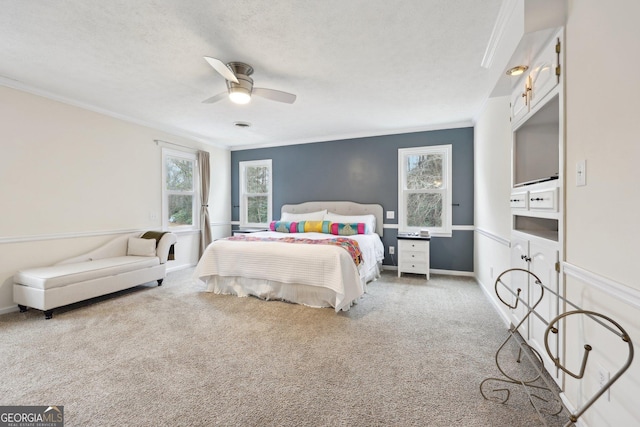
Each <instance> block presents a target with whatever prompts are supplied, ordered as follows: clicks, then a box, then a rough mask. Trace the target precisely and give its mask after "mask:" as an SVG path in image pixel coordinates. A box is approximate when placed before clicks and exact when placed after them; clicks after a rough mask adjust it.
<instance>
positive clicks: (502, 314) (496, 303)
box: [476, 277, 511, 328]
mask: <svg viewBox="0 0 640 427" xmlns="http://www.w3.org/2000/svg"><path fill="white" fill-rule="evenodd" d="M476 282H477V283H478V286H480V289H482V292H483V293H484V295H485V296H486V297H487V299H488V300H489V302H491V305H492V306H493V308H494V309H495V310H496V312H497V313H498V315H499V316H500V318H501V319H502V321H503V322H504V324H505V326H506V327H507V328H509V327H510V326H511V319H509V316H508V315H507V314H506V313H505V312H504V311H502V310H501V307H503V305H502V303H501V302H499V301H498V298H497V297H496V295H495V294H494V293H493V292H491V291H489V289H488V288H487V287H486V286H484V285H483V284H482V282H480V281H479V280H478V278H477V277H476Z"/></svg>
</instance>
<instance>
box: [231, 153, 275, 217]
mask: <svg viewBox="0 0 640 427" xmlns="http://www.w3.org/2000/svg"><path fill="white" fill-rule="evenodd" d="M238 166H239V168H238V173H239V174H240V176H239V180H238V181H239V184H240V185H239V191H240V194H239V201H240V227H268V226H269V223H270V222H271V221H272V218H273V214H272V212H273V208H272V200H273V169H272V167H271V159H264V160H251V161H246V162H239V164H238ZM251 168H266V169H267V173H266V176H264V178H266V183H263V187H264V188H263V189H264V190H265V191H260V192H256V191H251V192H250V191H248V190H247V183H248V176H247V171H248V170H250V169H251ZM259 186H260V185H257V186H254V188H256V187H259ZM252 198H253V199H260V198H266V199H267V203H266V215H265V216H264V221H255V220H253V218H250V216H252V215H250V214H249V208H250V206H251V204H250V203H249V200H250V199H252ZM260 216H262V215H260Z"/></svg>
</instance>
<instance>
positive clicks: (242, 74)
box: [202, 56, 296, 104]
mask: <svg viewBox="0 0 640 427" xmlns="http://www.w3.org/2000/svg"><path fill="white" fill-rule="evenodd" d="M204 59H205V60H206V61H207V62H208V63H209V65H211V66H212V67H213V69H214V70H216V71H217V72H218V73H219V74H220V75H221V76H222V77H224V78H225V80H226V83H227V92H222V93H219V94H217V95H214V96H212V97H211V98H207V99H205V100H204V101H202V102H204V103H207V104H211V103H214V102H217V101H220V100H222V99H224V98H225V97H226V95H227V94H228V95H229V99H230V100H231V102H233V103H235V104H247V103H248V102H249V101H251V96H252V95H257V96H261V97H263V98H267V99H270V100H272V101H278V102H284V103H286V104H293V103H294V102H295V100H296V96H295V95H294V94H292V93H287V92H282V91H279V90H274V89H266V88H259V87H256V88H254V87H253V79H252V78H251V77H249V76H250V75H251V74H253V67H251V65H249V64H245V63H244V62H229V63H228V64H225V63H224V62H222V61H221V60H219V59H216V58H211V57H208V56H205V57H204Z"/></svg>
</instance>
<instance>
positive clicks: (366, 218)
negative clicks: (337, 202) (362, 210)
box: [324, 212, 376, 234]
mask: <svg viewBox="0 0 640 427" xmlns="http://www.w3.org/2000/svg"><path fill="white" fill-rule="evenodd" d="M324 220H325V221H331V222H341V223H346V224H351V223H354V222H364V232H365V234H373V233H375V232H376V216H375V215H373V214H365V215H340V214H337V213H333V212H327V214H326V215H325V216H324Z"/></svg>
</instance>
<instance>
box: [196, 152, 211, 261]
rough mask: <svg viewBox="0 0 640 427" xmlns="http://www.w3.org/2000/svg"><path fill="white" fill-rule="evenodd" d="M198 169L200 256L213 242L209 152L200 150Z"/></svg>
mask: <svg viewBox="0 0 640 427" xmlns="http://www.w3.org/2000/svg"><path fill="white" fill-rule="evenodd" d="M198 170H199V171H200V206H201V208H200V256H202V254H203V253H204V250H205V249H206V248H207V246H209V244H210V243H211V222H210V221H209V186H210V177H211V171H210V168H209V153H208V152H206V151H198Z"/></svg>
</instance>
